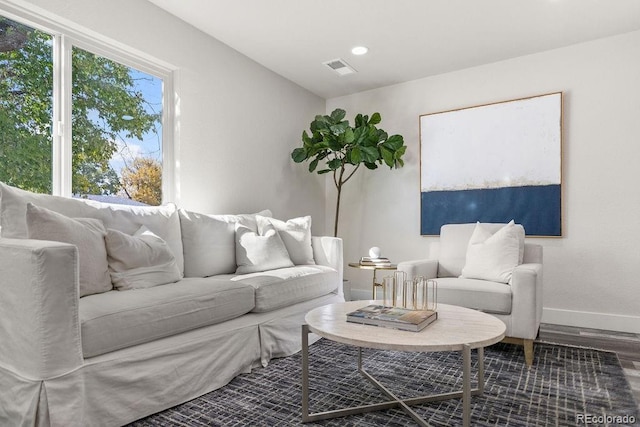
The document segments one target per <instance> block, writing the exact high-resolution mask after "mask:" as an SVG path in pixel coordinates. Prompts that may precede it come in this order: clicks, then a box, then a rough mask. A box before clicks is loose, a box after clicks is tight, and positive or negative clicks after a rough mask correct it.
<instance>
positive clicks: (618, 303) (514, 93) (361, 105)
mask: <svg viewBox="0 0 640 427" xmlns="http://www.w3.org/2000/svg"><path fill="white" fill-rule="evenodd" d="M638 52H640V32H633V33H628V34H625V35H621V36H616V37H611V38H606V39H601V40H597V41H593V42H589V43H584V44H579V45H575V46H571V47H567V48H563V49H558V50H553V51H548V52H544V53H540V54H536V55H530V56H525V57H520V58H516V59H513V60H509V61H503V62H498V63H494V64H490V65H486V66H481V67H476V68H472V69H466V70H462V71H459V72H453V73H448V74H444V75H439V76H435V77H429V78H424V79H421V80H416V81H412V82H409V83H405V84H399V85H395V86H391V87H385V88H381V89H377V90H372V91H368V92H363V93H359V94H355V95H351V96H346V97H340V98H334V99H330V100H328V101H327V112H330V111H332V110H333V109H334V108H337V107H341V108H345V109H346V110H347V112H348V116H350V117H352V116H354V115H355V114H356V113H359V112H362V113H368V114H371V113H373V112H375V111H379V112H380V113H381V114H382V123H381V124H380V126H381V127H382V128H383V129H385V130H386V131H387V132H389V133H390V134H391V133H400V134H402V135H403V136H404V138H405V141H406V144H407V146H408V150H407V154H406V166H405V167H404V168H403V169H399V170H392V171H390V170H389V169H388V168H386V169H379V170H377V171H368V170H364V171H359V172H358V176H357V177H354V181H353V182H349V183H348V184H347V185H346V186H345V187H344V189H343V192H344V193H343V201H342V203H343V204H342V207H341V212H342V215H341V227H340V231H339V235H340V236H341V237H343V238H344V240H345V258H346V260H345V261H357V260H358V259H359V257H360V256H362V255H364V254H365V253H366V252H367V250H368V248H369V247H371V246H374V245H376V246H380V247H381V248H382V250H383V255H386V256H388V257H390V258H391V259H392V260H393V261H401V260H407V259H414V258H419V257H420V256H421V254H425V253H426V248H427V246H428V244H429V242H431V241H432V240H433V239H435V238H434V237H421V236H420V229H419V224H420V221H419V215H420V204H419V201H420V188H419V123H418V117H419V115H421V114H425V113H433V112H439V111H445V110H449V109H455V108H460V107H467V106H473V105H478V104H485V103H490V102H496V101H504V100H509V99H515V98H521V97H527V96H531V95H540V94H545V93H550V92H556V91H563V92H564V95H565V98H564V147H563V200H562V203H563V211H562V217H563V230H564V236H563V237H562V238H547V239H542V238H536V239H530V240H531V241H532V242H535V243H540V244H542V245H543V246H544V303H543V305H544V315H543V322H548V323H557V324H566V325H576V326H585V327H594V328H599V329H612V330H620V331H632V332H636V333H637V332H640V278H639V272H638V265H639V264H640V245H639V244H638V240H639V239H640V189H639V184H640V166H639V162H640V78H639V76H640V55H638ZM327 200H328V202H327V222H328V223H330V224H332V221H333V209H334V200H335V190H334V189H333V188H332V187H331V186H330V184H327ZM327 229H330V227H329V226H327ZM345 277H346V278H347V279H350V280H351V287H352V289H353V288H358V289H362V290H363V291H364V290H365V289H366V291H367V293H366V294H363V295H369V293H370V286H371V285H370V281H371V273H370V272H361V271H358V270H355V269H352V268H346V270H345Z"/></svg>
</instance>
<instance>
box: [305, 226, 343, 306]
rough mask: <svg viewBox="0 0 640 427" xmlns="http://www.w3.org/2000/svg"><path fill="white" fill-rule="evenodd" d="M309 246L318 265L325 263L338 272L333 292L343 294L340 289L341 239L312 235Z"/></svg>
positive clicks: (341, 275) (341, 272)
mask: <svg viewBox="0 0 640 427" xmlns="http://www.w3.org/2000/svg"><path fill="white" fill-rule="evenodd" d="M311 246H312V247H313V259H314V260H315V262H316V264H318V265H326V266H327V267H331V268H333V269H335V270H336V271H337V272H338V283H336V290H335V293H336V294H338V295H344V292H343V290H342V278H343V274H344V272H343V269H344V261H343V255H342V239H340V238H339V237H329V236H312V237H311Z"/></svg>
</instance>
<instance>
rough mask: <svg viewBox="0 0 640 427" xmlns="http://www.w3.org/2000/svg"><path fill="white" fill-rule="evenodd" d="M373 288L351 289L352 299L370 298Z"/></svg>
mask: <svg viewBox="0 0 640 427" xmlns="http://www.w3.org/2000/svg"><path fill="white" fill-rule="evenodd" d="M370 299H371V289H351V301H359V300H370Z"/></svg>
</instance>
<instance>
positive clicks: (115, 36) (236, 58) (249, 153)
mask: <svg viewBox="0 0 640 427" xmlns="http://www.w3.org/2000/svg"><path fill="white" fill-rule="evenodd" d="M15 3H16V4H18V5H26V7H28V8H31V9H33V8H34V7H35V8H36V9H37V10H38V9H42V10H44V11H46V13H47V15H51V16H55V17H56V18H55V19H56V20H59V19H60V18H61V19H62V20H65V21H68V22H67V24H69V25H72V26H78V25H79V26H82V27H86V28H88V29H90V30H91V31H94V32H96V33H98V34H99V35H100V36H101V37H106V38H109V39H112V40H113V41H115V42H118V43H121V44H124V45H127V46H128V47H130V48H132V49H135V50H137V51H140V52H143V53H144V54H147V55H151V56H153V57H154V58H156V59H159V60H161V61H163V62H164V63H168V64H171V65H172V66H173V67H175V69H176V90H177V100H178V103H177V114H178V121H177V123H176V125H177V126H178V129H179V139H178V140H177V141H176V143H177V146H176V154H177V161H178V164H177V165H176V166H177V168H178V185H179V187H178V188H177V189H176V194H177V196H178V198H177V200H176V201H177V202H178V204H179V205H180V206H182V207H185V208H187V209H192V210H196V211H200V212H210V213H234V212H254V211H258V210H261V209H265V208H270V209H271V210H272V211H273V212H274V214H275V216H277V217H280V218H290V217H293V216H298V215H307V214H308V215H312V217H313V219H314V226H313V232H314V233H315V234H322V233H324V223H325V218H324V208H325V205H324V191H325V183H324V180H320V179H318V178H316V177H314V176H313V175H311V174H309V173H308V172H307V171H306V168H305V167H304V166H301V165H297V164H294V163H293V161H292V160H291V158H290V153H291V151H292V150H293V148H295V147H297V146H298V144H301V142H300V135H301V133H302V130H303V129H304V128H305V127H306V126H308V123H309V122H310V121H311V120H312V119H313V117H314V116H315V115H316V114H319V113H322V112H323V111H324V108H325V101H324V100H323V99H322V98H320V97H318V96H316V95H313V94H312V93H310V92H308V91H306V90H305V89H302V88H301V87H299V86H297V85H295V84H294V83H292V82H290V81H289V80H286V79H284V78H283V77H281V76H279V75H277V74H275V73H273V72H271V71H269V70H267V69H266V68H264V67H262V66H261V65H259V64H257V63H256V62H254V61H252V60H250V59H248V58H247V57H245V56H244V55H241V54H240V53H238V52H237V51H235V50H233V49H231V48H229V47H228V46H226V45H224V44H222V43H221V42H219V41H217V40H216V39H214V38H212V37H209V36H207V35H205V34H204V33H202V32H200V31H198V30H196V29H195V28H194V27H192V26H190V25H187V24H186V23H184V22H183V21H181V20H179V19H177V18H175V17H173V16H172V15H169V14H168V13H166V12H164V11H163V10H161V9H160V8H157V7H156V6H154V5H153V4H151V3H149V2H147V1H145V0H110V1H100V0H29V1H28V2H25V1H20V0H17V1H15ZM165 131H167V130H166V129H165Z"/></svg>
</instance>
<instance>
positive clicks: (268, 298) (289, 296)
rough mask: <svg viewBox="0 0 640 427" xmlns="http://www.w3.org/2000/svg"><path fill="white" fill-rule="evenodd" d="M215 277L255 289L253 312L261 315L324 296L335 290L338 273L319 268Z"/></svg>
mask: <svg viewBox="0 0 640 427" xmlns="http://www.w3.org/2000/svg"><path fill="white" fill-rule="evenodd" d="M216 277H218V278H225V279H230V280H233V281H235V282H240V283H246V284H249V285H251V286H253V287H254V288H255V291H256V293H255V298H256V299H255V308H254V309H253V310H252V311H254V312H265V311H271V310H275V309H277V308H281V307H286V306H289V305H292V304H296V303H299V302H302V301H308V300H311V299H313V298H317V297H320V296H322V295H327V294H329V293H331V292H333V291H335V290H336V288H337V282H338V272H337V271H336V270H334V269H333V268H331V267H326V266H323V265H299V266H295V267H289V268H281V269H277V270H270V271H264V272H260V273H251V274H242V275H235V276H234V275H222V276H216Z"/></svg>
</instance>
